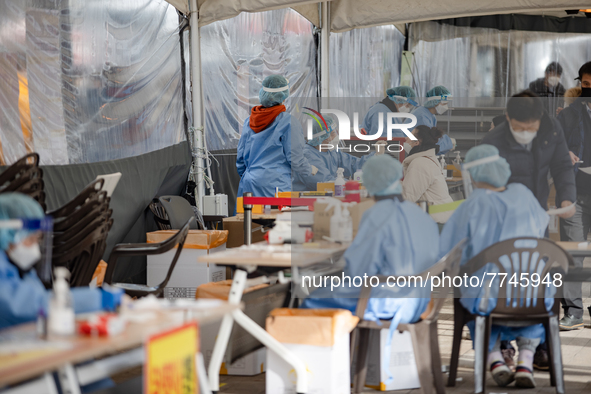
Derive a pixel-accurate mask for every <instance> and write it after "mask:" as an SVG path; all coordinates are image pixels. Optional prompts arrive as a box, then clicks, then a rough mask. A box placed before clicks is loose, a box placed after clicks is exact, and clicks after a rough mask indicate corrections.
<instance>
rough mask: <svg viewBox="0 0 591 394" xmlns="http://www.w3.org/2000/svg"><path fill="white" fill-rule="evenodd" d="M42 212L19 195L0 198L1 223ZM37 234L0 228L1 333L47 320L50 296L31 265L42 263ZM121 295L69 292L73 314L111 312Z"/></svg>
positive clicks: (36, 216)
mask: <svg viewBox="0 0 591 394" xmlns="http://www.w3.org/2000/svg"><path fill="white" fill-rule="evenodd" d="M44 217H45V214H44V213H43V209H42V208H41V206H40V205H39V203H37V202H36V201H35V200H33V199H32V198H31V197H29V196H26V195H24V194H20V193H5V194H0V221H5V220H10V219H43V218H44ZM39 236H40V234H39V232H35V231H28V230H23V229H21V230H15V229H6V228H0V329H3V328H7V327H10V326H13V325H16V324H21V323H27V322H31V321H35V320H36V319H37V316H38V314H39V313H40V312H44V313H45V315H46V316H47V307H48V302H49V298H50V296H51V292H50V291H48V290H46V289H45V287H44V286H43V283H41V280H40V279H39V277H37V274H36V272H35V270H34V269H33V267H34V265H35V264H36V263H37V262H38V261H39V260H40V259H41V252H40V249H39ZM121 294H122V292H121V291H119V290H112V291H105V290H102V289H97V288H94V289H91V288H88V287H77V288H73V289H72V298H73V300H74V311H75V312H76V313H84V312H93V311H97V310H100V309H103V308H109V309H111V308H114V307H115V306H116V304H118V303H119V300H120V298H121Z"/></svg>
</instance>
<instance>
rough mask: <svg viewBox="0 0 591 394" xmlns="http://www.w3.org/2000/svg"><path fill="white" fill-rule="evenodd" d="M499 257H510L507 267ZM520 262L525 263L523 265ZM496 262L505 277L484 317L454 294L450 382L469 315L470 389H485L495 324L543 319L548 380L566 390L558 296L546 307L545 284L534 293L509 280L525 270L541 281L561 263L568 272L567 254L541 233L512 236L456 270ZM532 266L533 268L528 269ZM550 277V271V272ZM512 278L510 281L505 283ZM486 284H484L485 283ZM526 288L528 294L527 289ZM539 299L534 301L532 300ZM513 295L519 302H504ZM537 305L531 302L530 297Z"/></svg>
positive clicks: (469, 271)
mask: <svg viewBox="0 0 591 394" xmlns="http://www.w3.org/2000/svg"><path fill="white" fill-rule="evenodd" d="M503 261H510V262H512V264H511V266H510V267H509V268H508V267H505V266H504V265H503ZM522 262H523V263H524V264H522ZM489 263H490V264H494V265H495V266H496V267H497V268H498V270H499V271H498V272H499V273H501V274H507V276H506V279H505V280H504V281H503V282H502V283H501V285H500V286H498V289H499V292H498V297H497V299H498V301H497V306H496V307H495V309H494V310H493V311H492V312H491V313H490V314H489V315H488V316H475V315H472V314H470V313H469V312H468V311H466V310H465V309H464V308H463V307H462V305H461V304H460V303H459V300H458V299H457V298H456V299H454V339H453V346H452V354H451V363H450V371H449V380H448V386H454V385H455V380H456V374H457V369H458V361H459V354H460V342H461V335H462V328H463V326H464V325H465V324H466V323H467V322H468V321H470V320H475V323H476V324H475V332H474V337H475V338H474V348H475V355H474V386H475V387H474V392H475V393H483V392H485V382H486V372H487V365H486V359H487V357H488V343H489V340H488V339H487V338H490V332H491V327H492V325H493V324H500V325H507V326H512V327H526V326H531V325H533V324H538V323H542V324H543V325H544V328H545V329H546V341H547V342H548V345H549V346H548V350H549V352H548V353H549V357H550V384H551V385H552V386H555V387H556V392H557V393H559V394H563V393H564V377H563V371H562V354H561V350H560V336H559V329H558V307H559V305H558V304H559V303H560V299H559V298H558V296H555V299H554V308H553V310H552V311H550V312H548V311H547V310H546V306H545V304H544V297H545V291H546V287H545V286H542V285H540V286H539V287H538V292H537V296H536V295H532V294H531V293H533V291H532V287H529V286H521V285H519V284H518V285H517V286H515V283H516V281H513V280H510V279H511V278H512V277H513V275H514V274H515V275H516V276H515V277H516V278H518V280H517V283H521V282H522V281H521V273H522V268H523V267H524V266H525V267H526V269H524V270H523V273H524V274H525V273H527V274H528V277H529V273H530V272H538V273H540V274H539V275H540V281H541V280H543V279H544V278H545V276H546V274H548V273H550V270H551V269H552V268H561V269H562V270H563V271H564V274H566V273H567V272H568V266H569V263H571V264H572V258H571V257H570V255H569V254H568V253H567V252H566V251H565V250H564V249H562V248H561V247H560V246H558V245H556V244H555V243H554V242H552V241H551V240H549V239H541V238H531V237H524V238H512V239H508V240H506V241H502V242H498V243H496V244H494V245H491V246H489V247H488V248H486V249H485V250H483V251H482V252H480V253H479V254H478V255H476V256H474V257H473V258H472V259H471V260H470V261H469V262H468V263H467V264H466V265H464V266H463V267H462V269H461V271H460V275H461V276H463V275H464V274H467V275H468V276H470V275H471V274H472V273H473V272H476V271H478V270H480V269H481V268H483V267H484V266H486V265H487V264H489ZM532 267H533V268H532ZM551 276H552V275H551ZM509 282H513V284H511V283H509ZM485 286H488V284H485ZM528 291H530V292H531V293H528ZM536 298H537V300H536ZM508 299H513V300H515V301H517V300H519V302H507V300H508ZM533 301H536V302H535V305H534V302H533Z"/></svg>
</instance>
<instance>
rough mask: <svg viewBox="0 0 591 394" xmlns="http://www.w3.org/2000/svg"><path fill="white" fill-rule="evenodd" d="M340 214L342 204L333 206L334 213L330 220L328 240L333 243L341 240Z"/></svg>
mask: <svg viewBox="0 0 591 394" xmlns="http://www.w3.org/2000/svg"><path fill="white" fill-rule="evenodd" d="M341 213H342V204H335V205H334V211H333V213H332V216H331V218H330V238H332V239H333V240H334V241H340V240H341V239H340V238H341V230H340V226H341V221H342V220H341Z"/></svg>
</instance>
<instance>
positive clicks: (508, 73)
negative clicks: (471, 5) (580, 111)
mask: <svg viewBox="0 0 591 394" xmlns="http://www.w3.org/2000/svg"><path fill="white" fill-rule="evenodd" d="M409 39H410V48H411V50H412V52H414V64H413V66H412V72H413V80H414V88H415V89H416V90H417V94H418V95H419V96H425V94H426V92H427V90H429V89H430V88H432V87H433V86H437V85H444V86H446V87H447V88H448V89H449V90H450V91H451V92H452V94H453V95H454V97H458V98H460V97H465V98H469V97H472V98H473V97H509V96H511V95H513V94H515V93H518V92H519V91H521V90H524V89H527V88H528V87H529V84H530V83H531V82H533V81H535V80H536V79H538V78H543V77H544V70H545V69H546V66H548V64H550V63H551V62H553V61H557V62H559V63H560V64H561V66H562V67H563V69H564V71H563V75H562V79H561V83H562V84H563V85H564V87H565V88H566V89H569V88H571V87H574V86H576V85H577V83H576V82H577V81H574V78H575V77H577V76H578V70H579V67H581V66H582V65H583V64H584V63H585V62H587V61H589V60H591V38H590V36H589V35H587V34H573V33H550V32H532V31H518V30H508V31H500V30H496V29H489V28H475V27H458V26H452V25H447V24H442V23H437V22H421V23H413V24H411V25H410V35H409ZM469 104H470V103H467V102H459V101H458V100H454V106H468V105H469Z"/></svg>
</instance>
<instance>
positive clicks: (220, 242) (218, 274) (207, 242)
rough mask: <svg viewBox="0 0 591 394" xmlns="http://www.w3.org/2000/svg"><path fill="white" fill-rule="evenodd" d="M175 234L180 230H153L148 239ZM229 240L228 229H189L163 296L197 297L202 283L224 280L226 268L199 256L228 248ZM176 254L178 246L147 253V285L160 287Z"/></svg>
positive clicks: (159, 240)
mask: <svg viewBox="0 0 591 394" xmlns="http://www.w3.org/2000/svg"><path fill="white" fill-rule="evenodd" d="M176 233H177V230H160V231H154V232H151V233H147V234H146V239H147V242H148V243H160V242H163V241H165V240H167V239H168V238H170V237H171V236H173V235H174V234H176ZM227 239H228V231H226V230H189V234H188V235H187V238H186V239H185V244H184V246H183V251H182V253H181V255H180V256H179V259H178V261H177V265H176V267H175V268H174V271H173V272H172V275H171V277H170V280H169V281H168V284H167V286H166V287H165V288H164V297H165V298H168V299H174V298H194V297H195V291H196V289H197V287H198V286H199V285H201V284H203V283H208V282H216V281H220V280H225V279H226V269H225V268H224V267H219V266H217V265H215V264H203V263H199V262H197V259H198V258H199V257H200V256H203V255H207V254H209V253H215V252H218V251H222V250H225V249H226V241H227ZM175 253H176V247H175V248H173V249H171V250H169V251H168V252H166V253H163V254H160V255H151V256H148V258H147V260H148V261H147V263H148V264H147V284H148V286H157V285H158V284H160V283H161V282H162V281H163V280H164V278H165V277H166V274H167V273H168V269H169V267H170V263H171V262H172V260H173V258H174V255H175Z"/></svg>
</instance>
